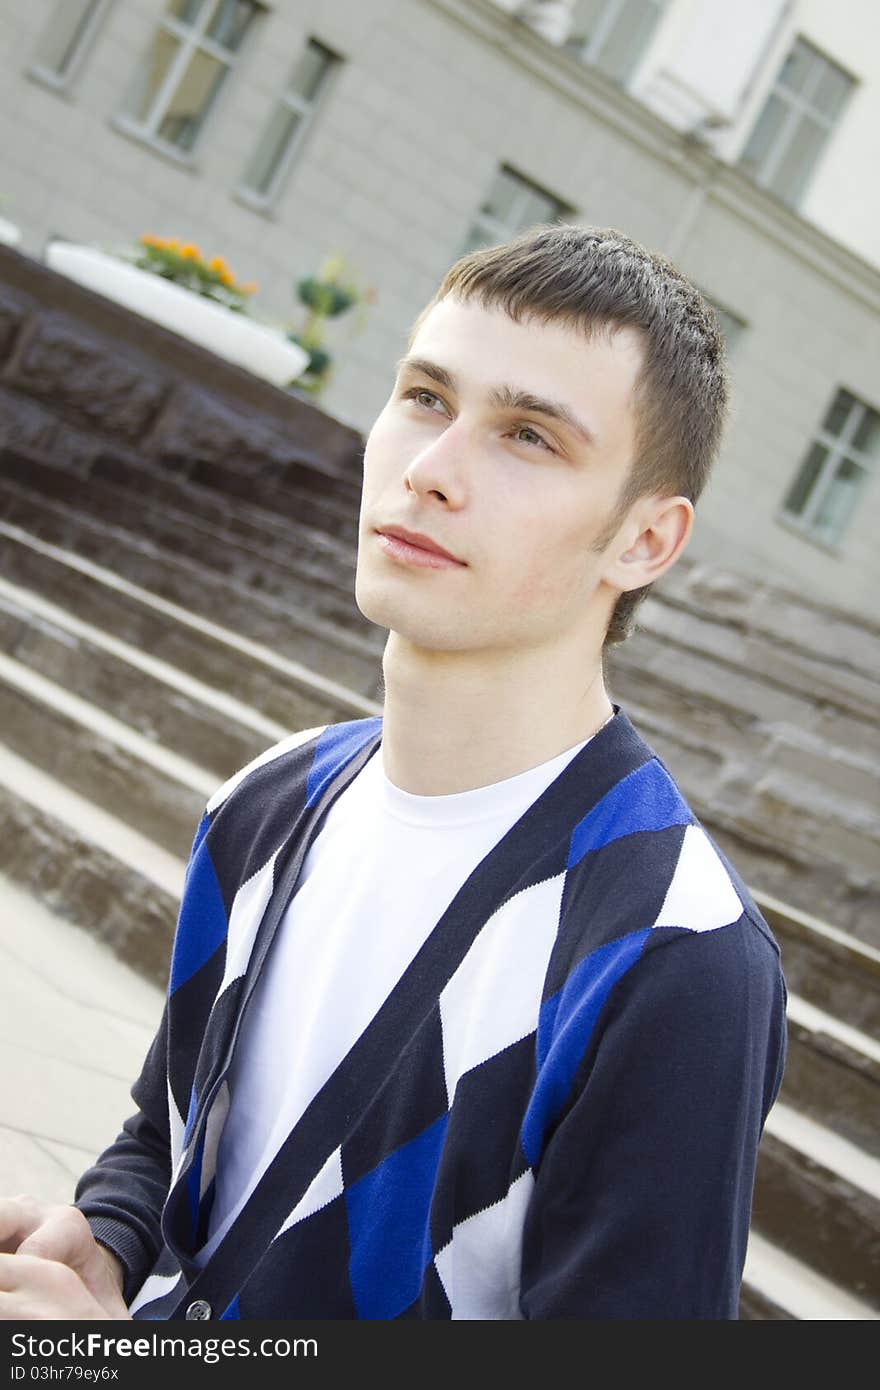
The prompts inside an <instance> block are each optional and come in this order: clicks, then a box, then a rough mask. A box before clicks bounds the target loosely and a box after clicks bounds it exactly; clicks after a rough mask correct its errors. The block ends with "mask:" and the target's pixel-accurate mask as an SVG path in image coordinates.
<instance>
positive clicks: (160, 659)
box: [0, 522, 379, 729]
mask: <svg viewBox="0 0 880 1390" xmlns="http://www.w3.org/2000/svg"><path fill="white" fill-rule="evenodd" d="M0 568H2V573H3V575H5V576H6V578H5V580H2V581H0V585H2V588H0V592H3V593H5V594H6V595H7V597H8V598H9V599H10V601H12V602H13V603H15V604H17V605H18V606H19V608H21V609H27V610H28V611H30V612H32V613H33V614H34V617H35V619H37V620H45V621H48V622H49V623H52V624H55V625H56V626H63V627H65V630H66V631H68V632H69V633H70V635H71V640H78V639H79V638H80V637H83V636H84V637H85V638H86V639H87V640H89V641H91V642H92V643H93V644H95V645H101V646H103V647H104V649H106V650H107V651H108V652H110V653H116V654H124V659H125V660H126V661H127V662H128V663H129V664H130V665H134V666H136V667H137V668H138V669H141V670H145V671H151V670H153V665H152V664H151V663H158V664H159V671H160V675H161V679H163V680H169V672H171V671H173V672H176V673H177V679H178V681H179V682H180V681H182V682H183V686H184V688H185V687H186V681H187V680H188V679H192V680H194V681H196V682H198V684H199V687H200V688H201V687H208V688H209V689H212V690H213V691H214V692H215V694H217V695H218V697H219V696H224V697H228V698H229V699H231V700H232V701H233V702H237V703H238V704H241V705H245V706H248V707H249V708H251V709H252V710H254V711H256V712H258V713H259V714H261V715H263V716H265V718H266V719H268V720H269V721H273V722H274V723H276V724H278V725H281V726H282V727H285V728H287V729H307V728H311V727H312V726H313V725H316V724H326V723H331V722H333V721H335V720H345V719H356V718H358V717H361V716H370V715H374V714H376V713H377V712H378V710H379V705H378V704H377V702H376V701H374V700H369V699H367V698H365V697H363V696H360V695H358V694H357V693H356V692H354V691H353V690H351V689H350V688H348V687H347V686H344V685H341V684H340V683H339V682H338V681H335V680H332V679H330V678H328V677H326V676H323V675H321V674H320V673H319V672H317V671H314V670H312V669H310V668H309V667H307V666H305V665H303V664H302V663H301V662H300V661H297V660H295V659H294V658H292V657H289V656H285V655H284V654H282V653H281V652H279V650H278V648H277V647H274V646H267V645H265V644H264V643H260V642H255V641H253V640H252V639H250V638H248V637H245V636H242V635H241V634H240V633H238V632H234V631H233V630H231V629H230V628H228V627H223V626H221V625H220V624H219V623H216V622H213V621H211V620H210V619H207V618H204V617H202V616H200V615H199V614H196V613H193V612H192V611H191V610H190V609H189V608H187V607H184V606H182V605H181V604H176V603H172V602H170V601H169V600H167V599H164V598H162V597H161V596H159V595H157V594H155V593H153V592H151V591H150V590H148V589H144V588H143V587H141V586H139V585H136V584H132V583H131V582H130V581H128V580H126V579H124V578H122V577H121V576H119V575H118V574H116V573H114V571H112V570H108V569H106V568H105V567H103V566H100V565H96V564H94V563H93V562H91V561H90V560H86V559H84V558H81V557H79V556H76V555H72V554H70V553H69V552H67V551H64V550H62V549H61V548H60V547H58V546H54V545H51V544H49V543H47V542H44V541H41V540H40V539H39V538H38V537H36V536H32V535H30V534H28V533H27V532H24V531H22V530H21V529H20V528H15V527H8V526H6V525H5V523H3V522H0ZM10 640H11V641H15V640H16V638H15V636H14V634H13V635H12V636H11V638H10ZM172 683H173V682H172ZM202 695H204V691H202Z"/></svg>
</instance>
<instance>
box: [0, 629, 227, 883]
mask: <svg viewBox="0 0 880 1390" xmlns="http://www.w3.org/2000/svg"><path fill="white" fill-rule="evenodd" d="M0 728H2V729H3V738H4V742H5V743H6V745H7V747H11V748H12V749H13V750H14V751H15V752H16V753H17V754H18V755H19V756H20V757H23V758H26V759H27V760H28V761H29V762H31V763H33V764H35V765H36V766H37V767H40V768H42V769H43V771H44V772H47V773H49V774H50V776H52V777H54V778H55V779H56V780H57V781H60V782H63V783H64V784H65V785H66V786H68V787H70V788H71V789H72V790H74V791H76V792H77V793H78V794H79V795H80V796H82V797H84V798H86V799H88V800H89V801H91V802H94V803H95V804H96V805H98V806H100V807H101V809H102V810H106V811H109V812H110V813H111V814H112V815H114V816H116V817H118V818H119V819H120V820H123V821H125V822H126V823H127V824H128V825H130V826H132V827H133V828H134V829H135V830H138V831H139V832H140V833H141V834H142V835H145V836H147V837H148V838H150V839H151V840H153V841H154V842H155V843H156V844H158V845H161V846H162V848H163V849H165V850H167V851H168V852H169V853H171V854H173V855H175V856H177V857H179V858H186V857H187V855H188V853H189V848H190V846H191V844H192V838H193V834H194V833H195V829H196V826H197V825H198V823H199V820H200V819H201V816H202V812H203V810H204V806H205V802H206V801H207V800H208V798H209V797H210V796H211V795H212V793H213V792H214V791H215V790H216V788H217V785H218V783H217V778H216V776H215V775H214V774H213V773H211V772H209V771H208V770H207V769H205V768H201V767H198V766H197V765H196V764H194V763H192V762H191V761H189V759H186V758H183V757H181V756H180V755H179V754H176V753H171V752H169V751H168V750H167V749H165V748H162V747H161V746H160V745H159V744H156V743H155V742H153V741H152V740H151V739H148V738H145V737H144V735H142V734H139V733H136V732H135V731H134V730H132V729H130V728H129V727H128V725H126V724H124V723H123V722H122V721H121V720H119V719H116V718H115V717H114V716H113V715H109V714H107V713H105V712H104V711H103V710H99V709H98V708H97V707H96V706H95V705H92V704H90V703H89V702H88V701H85V700H83V699H81V698H80V697H79V696H77V695H72V694H70V693H69V692H68V691H66V690H64V689H63V688H62V687H61V686H59V685H56V684H55V683H54V682H53V681H49V680H46V678H45V677H44V676H40V675H38V674H37V673H36V672H34V671H31V670H29V668H28V667H26V666H23V665H22V664H21V663H20V662H17V661H13V660H12V659H11V658H10V657H7V656H2V655H0Z"/></svg>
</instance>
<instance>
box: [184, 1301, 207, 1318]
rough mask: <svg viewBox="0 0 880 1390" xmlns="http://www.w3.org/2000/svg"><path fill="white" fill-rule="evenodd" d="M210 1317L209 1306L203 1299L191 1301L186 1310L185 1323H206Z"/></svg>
mask: <svg viewBox="0 0 880 1390" xmlns="http://www.w3.org/2000/svg"><path fill="white" fill-rule="evenodd" d="M210 1316H211V1305H210V1303H206V1302H205V1300H204V1299H203V1298H196V1299H193V1301H192V1303H191V1304H190V1305H189V1307H188V1308H187V1310H186V1320H187V1322H206V1321H207V1320H208V1318H210Z"/></svg>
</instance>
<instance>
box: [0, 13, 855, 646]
mask: <svg viewBox="0 0 880 1390" xmlns="http://www.w3.org/2000/svg"><path fill="white" fill-rule="evenodd" d="M878 37H880V14H878V13H877V11H876V9H875V7H873V6H872V5H871V4H870V3H868V0H840V3H839V4H837V5H835V6H829V5H827V3H822V0H743V3H742V4H740V5H737V6H735V7H734V6H729V5H725V4H723V3H722V0H666V3H663V0H526V3H525V4H522V3H514V2H513V0H323V2H322V3H317V0H274V3H269V0H262V3H258V0H33V3H32V4H30V5H28V6H21V5H18V4H16V3H14V0H0V75H2V83H0V120H2V123H3V128H4V130H5V132H6V139H5V141H4V148H3V153H2V155H0V216H2V217H4V218H6V219H8V220H10V221H11V222H12V223H14V224H15V225H16V226H17V227H18V228H19V229H20V232H21V242H20V249H22V250H24V251H25V252H26V253H28V254H31V255H34V256H37V257H40V256H42V255H43V254H44V251H45V246H46V243H47V241H48V240H49V239H50V238H52V237H54V236H60V237H65V238H70V239H73V240H79V241H85V242H89V243H93V244H97V245H99V246H103V247H107V248H111V249H113V248H125V247H130V246H131V245H133V243H134V242H135V241H136V240H137V238H138V237H139V236H140V235H141V234H142V233H144V232H152V233H154V234H157V235H163V236H177V237H179V238H180V239H181V240H184V241H186V240H191V241H193V242H196V243H198V244H199V245H200V246H203V247H204V248H205V250H206V252H207V253H214V254H221V255H222V256H223V257H224V258H226V260H227V261H228V262H229V264H230V265H231V266H232V267H233V268H234V269H235V270H236V272H237V273H238V274H239V276H240V278H242V279H253V280H256V281H257V282H258V283H259V290H258V292H257V294H256V295H255V297H254V301H253V312H255V313H257V314H260V315H262V316H263V317H265V318H266V319H267V320H269V321H271V322H275V323H278V324H288V325H290V326H292V327H296V326H297V324H298V322H299V319H300V317H301V311H302V306H301V305H299V304H298V302H297V299H296V295H295V286H296V283H297V281H298V280H299V279H300V278H301V277H303V276H305V275H309V274H312V273H314V272H315V271H316V269H317V268H318V266H319V265H320V264H321V263H322V262H323V261H324V260H325V258H326V257H327V256H328V255H333V254H338V255H340V256H341V257H342V258H343V260H344V262H345V264H346V265H347V267H348V268H349V269H350V271H351V273H352V274H353V275H354V276H355V277H356V278H357V279H358V280H359V282H360V283H362V284H363V285H369V286H372V287H374V290H375V300H374V302H373V303H370V304H369V305H368V306H359V308H358V309H357V310H356V311H354V312H353V313H351V314H349V315H347V316H346V317H345V318H342V319H340V320H339V322H338V323H336V324H334V325H331V331H330V333H329V334H328V338H329V340H330V341H329V346H330V349H331V351H332V353H333V356H334V369H333V373H332V375H331V378H330V381H329V384H328V386H327V388H326V390H325V392H324V394H323V396H322V405H323V406H324V408H325V409H326V410H328V411H329V412H330V413H332V414H334V415H336V416H337V417H338V418H340V419H342V420H343V421H345V422H346V423H348V424H352V425H354V426H355V427H356V428H358V429H360V430H362V431H366V430H368V429H369V426H370V424H371V422H372V420H373V418H374V417H375V415H376V413H377V412H378V411H379V409H380V408H381V406H382V404H383V402H384V400H385V398H386V397H387V394H388V391H389V389H390V386H391V384H392V380H393V364H394V362H395V361H396V359H397V357H398V356H399V355H400V354H401V352H402V351H403V349H404V346H405V341H406V335H407V332H408V329H409V327H410V325H411V323H412V321H413V319H414V318H415V317H416V315H417V314H418V312H419V310H420V309H421V308H422V306H423V304H424V303H425V302H426V300H427V299H428V298H429V297H430V295H431V294H432V293H433V291H434V289H435V287H436V285H437V283H438V281H439V280H440V278H441V277H442V275H443V273H444V272H445V270H446V269H447V267H448V266H449V264H450V263H451V262H452V261H453V260H454V259H455V258H456V257H457V256H458V255H460V254H461V253H462V252H463V251H464V250H467V249H469V248H470V247H473V246H477V245H480V244H485V243H489V242H494V241H499V240H503V239H505V238H506V237H507V236H509V235H511V234H513V233H515V232H517V231H519V230H520V229H522V228H524V227H527V226H529V225H532V224H534V223H536V222H541V221H547V220H553V219H554V218H562V219H564V220H572V221H577V222H583V223H590V224H599V225H605V226H615V227H620V228H621V229H623V230H625V231H626V232H628V233H629V234H630V235H632V236H634V237H636V238H637V239H638V240H641V241H643V242H644V243H645V244H647V245H648V246H650V247H652V248H653V249H656V250H658V251H660V252H663V253H664V254H666V255H667V256H669V257H671V258H672V259H673V260H674V261H676V263H677V264H679V265H680V266H681V268H682V269H683V270H684V272H685V273H686V274H688V275H689V276H690V277H691V278H692V279H693V280H694V281H695V282H696V283H697V284H698V285H699V286H700V288H701V289H702V290H703V292H704V293H705V294H706V295H707V296H708V298H709V299H710V300H711V301H712V302H713V303H714V304H715V306H716V308H717V309H718V311H719V313H720V316H721V320H722V324H723V326H724V329H725V333H726V336H727V340H728V346H729V355H730V363H731V369H732V376H733V386H734V400H733V411H732V417H731V422H730V428H729V430H728V435H727V440H726V444H725V448H724V452H723V456H722V458H721V460H720V462H719V465H718V467H717V469H716V473H715V476H714V477H713V480H712V482H711V483H710V485H709V487H708V489H707V491H706V493H705V495H704V497H703V498H702V499H701V501H700V504H699V508H698V519H697V525H696V527H695V530H694V535H693V539H692V541H691V546H690V553H691V554H693V555H695V556H696V557H697V558H699V557H705V558H706V559H710V560H712V561H713V562H715V563H717V564H720V565H722V566H723V567H725V568H728V569H731V570H734V571H737V572H740V573H742V574H743V575H744V576H745V577H747V578H748V577H752V578H753V579H754V580H755V581H759V580H761V579H763V578H768V579H772V580H773V581H774V582H776V583H782V584H784V585H788V586H790V587H792V588H794V589H797V590H799V591H801V592H804V593H806V594H809V595H811V596H814V597H816V598H819V599H821V600H823V601H825V602H830V603H832V604H835V605H837V606H839V607H841V608H842V609H845V610H848V611H851V612H855V613H858V614H860V615H862V616H863V617H867V618H869V619H873V618H876V616H877V605H876V599H875V597H874V596H875V594H876V591H877V585H878V581H880V547H878V546H877V543H876V532H877V529H878V523H880V477H878V473H880V370H878V362H880V235H878V230H877V229H878V225H880V220H878V217H877V212H878V211H880V209H878V207H877V204H878V201H880V195H878V193H877V189H876V186H875V185H871V184H870V183H869V181H867V180H866V178H865V171H866V170H867V169H869V168H870V167H874V165H875V164H876V158H875V157H874V150H875V146H876V144H877V143H878V140H880V134H878V132H880V120H878V116H880V111H878V103H880V82H878V80H877V79H878V77H880V45H878V44H877V43H876V39H877V38H878ZM0 428H2V426H0Z"/></svg>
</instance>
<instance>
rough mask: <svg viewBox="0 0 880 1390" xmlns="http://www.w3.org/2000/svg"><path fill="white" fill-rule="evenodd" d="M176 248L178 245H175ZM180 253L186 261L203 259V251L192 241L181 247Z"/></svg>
mask: <svg viewBox="0 0 880 1390" xmlns="http://www.w3.org/2000/svg"><path fill="white" fill-rule="evenodd" d="M174 249H175V250H177V247H176V246H175V248H174ZM180 254H181V256H182V257H183V258H184V260H186V261H200V260H201V259H202V253H201V251H200V250H199V248H198V247H197V246H195V245H194V244H193V242H191V241H188V242H187V243H186V245H185V246H181V247H180Z"/></svg>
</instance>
